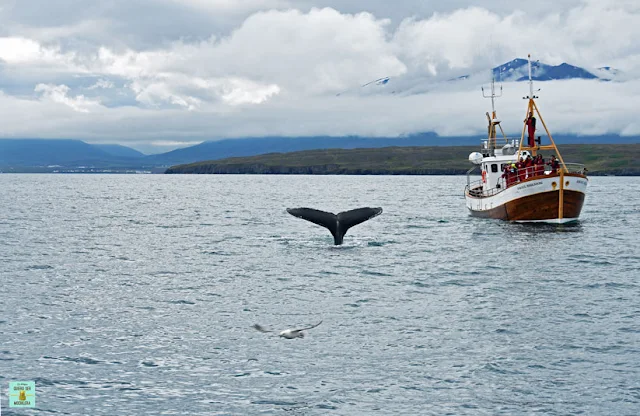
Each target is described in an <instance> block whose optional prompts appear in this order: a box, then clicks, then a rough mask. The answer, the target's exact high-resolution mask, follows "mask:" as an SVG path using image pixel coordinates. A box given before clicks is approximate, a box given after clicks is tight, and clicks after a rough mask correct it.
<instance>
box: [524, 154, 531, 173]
mask: <svg viewBox="0 0 640 416" xmlns="http://www.w3.org/2000/svg"><path fill="white" fill-rule="evenodd" d="M524 167H525V172H526V176H525V177H526V178H530V177H532V176H533V159H531V155H527V158H526V159H525V161H524Z"/></svg>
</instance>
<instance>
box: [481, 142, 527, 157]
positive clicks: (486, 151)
mask: <svg viewBox="0 0 640 416" xmlns="http://www.w3.org/2000/svg"><path fill="white" fill-rule="evenodd" d="M492 141H493V142H494V145H495V148H496V149H503V148H504V146H505V145H510V146H511V149H513V150H512V151H511V152H510V153H509V154H515V152H516V150H517V148H518V143H519V142H520V139H516V138H510V137H507V138H506V142H505V138H500V139H492ZM480 148H481V150H482V154H483V155H485V156H490V155H492V154H491V153H492V149H491V148H490V145H489V139H482V140H480Z"/></svg>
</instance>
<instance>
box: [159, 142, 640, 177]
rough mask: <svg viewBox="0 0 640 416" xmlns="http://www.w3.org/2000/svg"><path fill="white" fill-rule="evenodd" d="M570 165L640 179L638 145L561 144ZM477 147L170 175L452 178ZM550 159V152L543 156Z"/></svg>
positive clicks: (325, 153) (380, 152) (253, 160)
mask: <svg viewBox="0 0 640 416" xmlns="http://www.w3.org/2000/svg"><path fill="white" fill-rule="evenodd" d="M558 147H559V149H560V152H561V153H562V157H563V158H564V161H565V162H566V163H571V162H572V163H583V164H585V165H586V167H587V169H588V170H589V174H590V175H640V144H611V145H608V144H602V145H598V144H596V145H564V146H558ZM478 150H479V149H478V147H477V146H451V147H441V146H434V147H384V148H377V149H324V150H307V151H301V152H291V153H269V154H264V155H259V156H251V157H235V158H228V159H220V160H213V161H204V162H198V163H191V164H186V165H178V166H173V167H171V168H169V169H167V171H166V173H200V174H318V175H329V174H346V175H454V174H463V173H465V172H466V171H467V170H468V169H469V168H471V167H472V166H473V165H472V164H471V163H470V162H469V161H468V160H467V158H468V156H469V153H471V152H475V151H478ZM543 155H544V156H545V157H546V158H548V157H549V156H550V155H551V153H550V152H543Z"/></svg>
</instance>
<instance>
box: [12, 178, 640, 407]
mask: <svg viewBox="0 0 640 416" xmlns="http://www.w3.org/2000/svg"><path fill="white" fill-rule="evenodd" d="M465 184H466V178H465V177H463V176H251V175H246V176H231V175H230V176H226V175H202V176H190V175H189V176H181V175H0V189H1V190H2V191H1V192H2V193H1V198H0V213H1V214H0V282H1V285H0V386H1V389H0V395H1V400H0V406H2V414H3V415H7V414H20V415H23V414H64V415H161V414H169V415H253V414H268V415H372V414H380V415H409V414H415V415H444V414H452V415H477V414H490V415H497V414H504V415H515V414H544V415H570V414H585V415H604V414H607V415H638V414H640V271H639V270H640V249H639V248H640V247H639V246H640V244H639V240H640V238H639V237H638V234H637V233H638V230H640V180H638V178H617V177H594V178H591V180H590V185H589V189H588V195H587V198H586V202H585V205H584V208H583V211H582V215H581V219H580V221H579V223H577V224H575V225H565V226H545V225H535V226H534V225H526V224H514V223H506V222H501V221H495V220H485V219H476V218H471V217H470V216H469V215H468V212H467V210H466V208H465V202H464V197H463V189H464V186H465ZM363 206H372V207H375V206H380V207H382V208H383V209H384V213H383V214H382V215H380V216H378V217H376V218H374V219H371V220H369V221H367V222H365V223H363V224H360V225H358V226H356V227H354V228H352V229H351V230H349V232H348V233H347V235H346V237H345V243H344V245H343V246H340V247H334V246H333V244H332V243H333V239H332V237H331V235H330V234H329V232H328V231H327V230H326V229H324V228H322V227H319V226H316V225H314V224H312V223H310V222H307V221H304V220H301V219H298V218H294V217H292V216H290V215H289V214H287V213H286V211H285V208H288V207H313V208H318V209H323V210H327V211H332V212H339V211H342V210H348V209H352V208H358V207H363ZM320 320H323V323H322V324H321V325H320V326H319V327H317V328H314V329H312V330H310V331H308V333H307V334H306V337H305V338H303V339H294V340H287V339H281V338H278V337H276V336H270V335H269V334H263V333H260V332H258V331H255V330H254V329H252V327H251V326H252V325H253V324H255V323H259V324H261V325H263V326H265V327H269V328H273V329H279V330H281V329H285V328H290V327H297V326H304V325H309V324H315V323H317V322H319V321H320ZM17 380H28V381H35V387H36V403H37V407H36V408H35V409H9V408H8V407H7V403H8V398H7V393H8V383H9V382H10V381H17ZM12 410H13V411H14V413H12Z"/></svg>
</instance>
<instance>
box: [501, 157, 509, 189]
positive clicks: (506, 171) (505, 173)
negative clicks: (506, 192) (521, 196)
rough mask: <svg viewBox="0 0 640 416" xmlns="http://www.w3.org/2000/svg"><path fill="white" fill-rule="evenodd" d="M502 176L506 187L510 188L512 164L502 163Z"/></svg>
mask: <svg viewBox="0 0 640 416" xmlns="http://www.w3.org/2000/svg"><path fill="white" fill-rule="evenodd" d="M502 178H503V179H504V183H505V184H506V185H505V188H508V187H509V185H511V165H509V164H508V163H505V164H504V165H502Z"/></svg>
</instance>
